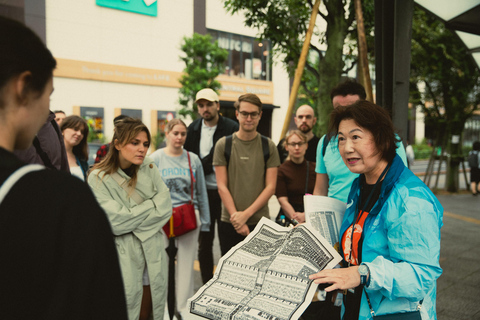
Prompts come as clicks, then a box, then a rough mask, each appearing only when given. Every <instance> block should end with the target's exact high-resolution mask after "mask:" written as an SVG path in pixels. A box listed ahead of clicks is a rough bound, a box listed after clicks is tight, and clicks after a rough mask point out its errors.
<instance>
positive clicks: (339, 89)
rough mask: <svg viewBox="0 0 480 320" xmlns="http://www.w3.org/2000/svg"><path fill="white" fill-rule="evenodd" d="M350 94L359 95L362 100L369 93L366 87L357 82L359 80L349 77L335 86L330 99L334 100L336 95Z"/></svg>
mask: <svg viewBox="0 0 480 320" xmlns="http://www.w3.org/2000/svg"><path fill="white" fill-rule="evenodd" d="M348 95H352V96H353V95H358V96H359V97H360V99H361V100H365V99H366V98H367V93H366V92H365V88H364V87H363V86H362V85H361V84H360V83H358V82H357V80H355V79H352V78H347V79H346V80H345V81H343V82H340V83H339V84H338V85H337V86H336V87H335V88H333V89H332V91H330V100H333V98H334V97H336V96H342V97H345V96H348Z"/></svg>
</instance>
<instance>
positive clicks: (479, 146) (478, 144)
mask: <svg viewBox="0 0 480 320" xmlns="http://www.w3.org/2000/svg"><path fill="white" fill-rule="evenodd" d="M472 147H473V150H476V151H480V141H475V142H474V143H473V146H472Z"/></svg>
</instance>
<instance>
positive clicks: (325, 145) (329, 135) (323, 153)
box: [322, 133, 332, 158]
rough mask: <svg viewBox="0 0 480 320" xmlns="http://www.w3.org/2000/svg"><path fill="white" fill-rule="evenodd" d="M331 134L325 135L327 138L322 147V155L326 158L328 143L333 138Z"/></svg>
mask: <svg viewBox="0 0 480 320" xmlns="http://www.w3.org/2000/svg"><path fill="white" fill-rule="evenodd" d="M331 138H332V137H331V134H328V133H327V134H326V135H325V138H324V139H323V148H322V157H324V158H325V152H327V146H328V143H329V142H330V139H331Z"/></svg>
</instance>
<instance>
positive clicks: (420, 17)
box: [410, 7, 480, 192]
mask: <svg viewBox="0 0 480 320" xmlns="http://www.w3.org/2000/svg"><path fill="white" fill-rule="evenodd" d="M410 82H411V85H410V88H411V89H412V90H411V93H412V94H411V102H412V103H413V104H415V105H420V106H422V107H423V110H424V112H425V122H426V123H428V124H430V125H431V127H433V129H434V132H435V133H436V134H437V138H436V142H435V143H436V145H439V146H440V145H441V146H443V147H444V148H446V153H447V154H448V155H450V156H449V158H448V169H447V179H446V181H447V182H446V189H447V190H448V191H450V192H456V191H457V190H458V179H457V178H456V176H458V168H459V164H460V160H461V158H462V156H463V154H462V152H463V151H462V146H461V144H459V143H456V144H453V143H451V141H452V137H453V136H459V137H460V138H461V135H462V132H463V128H464V126H465V121H466V120H467V119H468V118H469V117H471V116H472V114H473V112H474V111H475V110H476V109H477V106H478V105H479V103H480V73H479V70H478V68H477V66H476V64H475V62H474V61H473V59H472V57H471V56H470V55H469V54H468V52H467V49H466V48H465V46H464V44H463V43H462V42H461V41H460V39H459V38H458V37H457V35H456V34H455V33H454V32H452V31H451V30H449V29H447V28H446V27H445V24H444V23H443V22H442V21H440V20H439V19H436V18H435V17H433V16H431V15H429V14H427V13H426V12H425V11H423V10H422V9H420V8H418V7H415V10H414V14H413V26H412V63H411V74H410ZM427 102H429V103H431V104H432V105H431V106H427ZM460 141H461V139H460Z"/></svg>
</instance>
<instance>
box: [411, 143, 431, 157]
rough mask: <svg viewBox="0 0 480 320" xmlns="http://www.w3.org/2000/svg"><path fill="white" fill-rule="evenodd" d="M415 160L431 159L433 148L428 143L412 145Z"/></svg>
mask: <svg viewBox="0 0 480 320" xmlns="http://www.w3.org/2000/svg"><path fill="white" fill-rule="evenodd" d="M412 148H413V153H414V154H415V160H424V159H428V158H430V155H431V154H432V150H433V147H432V146H429V145H428V144H426V143H422V144H414V145H412Z"/></svg>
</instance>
